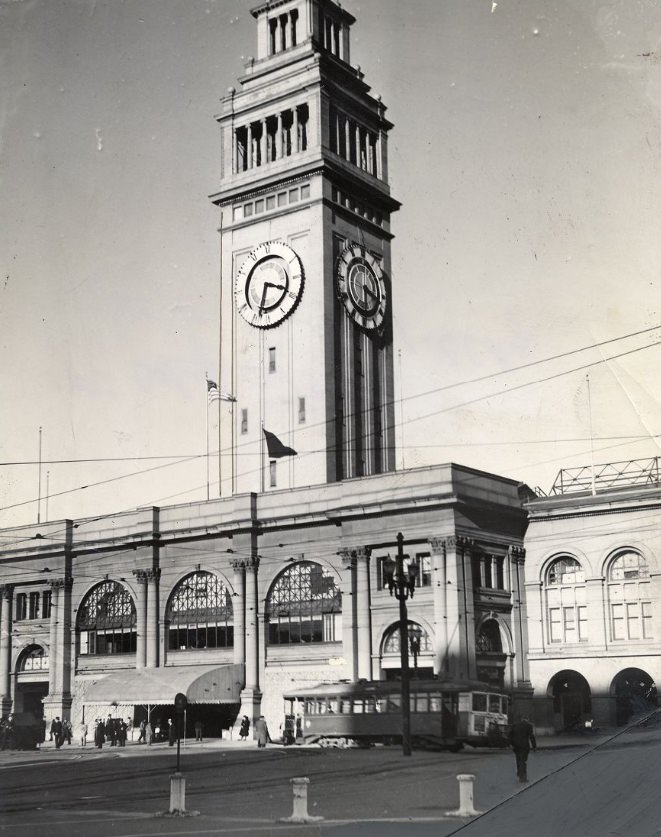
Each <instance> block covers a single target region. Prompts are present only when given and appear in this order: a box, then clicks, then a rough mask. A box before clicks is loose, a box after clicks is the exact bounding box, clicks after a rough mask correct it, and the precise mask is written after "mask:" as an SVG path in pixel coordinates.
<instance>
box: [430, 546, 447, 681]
mask: <svg viewBox="0 0 661 837" xmlns="http://www.w3.org/2000/svg"><path fill="white" fill-rule="evenodd" d="M429 546H430V549H431V565H432V570H431V572H432V585H433V586H432V595H433V597H434V675H435V676H438V675H439V674H446V673H447V671H448V621H447V602H446V586H447V577H446V572H445V542H444V541H443V539H442V538H429Z"/></svg>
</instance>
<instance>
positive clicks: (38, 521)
mask: <svg viewBox="0 0 661 837" xmlns="http://www.w3.org/2000/svg"><path fill="white" fill-rule="evenodd" d="M37 523H41V427H40V428H39V477H38V495H37Z"/></svg>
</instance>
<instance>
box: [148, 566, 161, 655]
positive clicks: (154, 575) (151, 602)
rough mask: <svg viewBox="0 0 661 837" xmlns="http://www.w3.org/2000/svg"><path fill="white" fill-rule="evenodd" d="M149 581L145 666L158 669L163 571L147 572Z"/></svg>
mask: <svg viewBox="0 0 661 837" xmlns="http://www.w3.org/2000/svg"><path fill="white" fill-rule="evenodd" d="M145 576H146V579H147V628H146V631H145V638H146V644H147V653H146V660H145V666H146V667H147V668H157V667H158V581H159V579H160V577H161V571H160V570H158V569H156V570H146V571H145Z"/></svg>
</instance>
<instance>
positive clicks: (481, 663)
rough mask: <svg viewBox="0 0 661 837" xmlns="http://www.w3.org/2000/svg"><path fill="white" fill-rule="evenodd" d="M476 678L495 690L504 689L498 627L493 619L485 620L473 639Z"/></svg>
mask: <svg viewBox="0 0 661 837" xmlns="http://www.w3.org/2000/svg"><path fill="white" fill-rule="evenodd" d="M475 660H476V664H477V677H478V680H482V681H483V682H484V683H489V684H490V685H491V686H494V687H495V688H497V689H503V688H504V687H505V661H506V660H507V656H506V654H505V653H504V652H503V640H502V637H501V635H500V625H499V624H498V622H497V621H496V620H495V619H486V620H485V621H484V622H483V623H482V624H481V625H480V629H479V631H478V632H477V636H476V637H475Z"/></svg>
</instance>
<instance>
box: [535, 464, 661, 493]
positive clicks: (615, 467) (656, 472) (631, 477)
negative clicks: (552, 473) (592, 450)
mask: <svg viewBox="0 0 661 837" xmlns="http://www.w3.org/2000/svg"><path fill="white" fill-rule="evenodd" d="M660 471H661V469H660V468H659V457H658V456H654V457H652V458H651V459H630V460H628V461H626V462H609V463H607V464H605V465H594V466H592V465H584V466H582V467H580V468H563V469H562V470H561V471H559V472H558V476H557V477H556V478H555V482H554V483H553V487H552V488H551V491H550V496H554V495H555V496H558V495H563V494H576V493H579V492H587V493H590V492H592V489H593V486H594V490H595V491H596V492H599V491H607V490H609V489H613V488H631V487H633V486H641V485H659V484H660V483H661V473H660ZM593 472H594V473H593Z"/></svg>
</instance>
